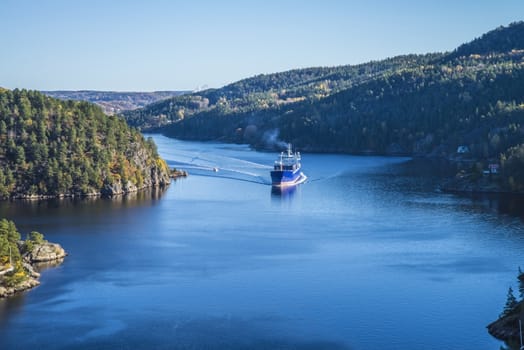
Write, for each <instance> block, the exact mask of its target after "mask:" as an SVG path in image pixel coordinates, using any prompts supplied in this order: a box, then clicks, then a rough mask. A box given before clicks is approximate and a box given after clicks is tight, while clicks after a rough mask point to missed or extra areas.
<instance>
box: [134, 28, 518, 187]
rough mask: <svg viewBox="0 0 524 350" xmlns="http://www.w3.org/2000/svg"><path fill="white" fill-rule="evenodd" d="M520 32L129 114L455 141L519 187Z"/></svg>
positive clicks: (329, 134)
mask: <svg viewBox="0 0 524 350" xmlns="http://www.w3.org/2000/svg"><path fill="white" fill-rule="evenodd" d="M523 38H524V22H519V23H514V24H511V25H510V26H508V27H500V28H497V29H496V30H494V31H491V32H489V33H487V34H485V35H483V36H482V37H481V38H479V39H475V40H473V41H472V42H471V43H468V44H465V45H462V46H461V47H459V48H458V49H457V50H455V51H454V52H452V53H445V54H428V55H407V56H399V57H395V58H391V59H388V60H383V61H378V62H370V63H366V64H362V65H357V66H341V67H334V68H310V69H306V70H294V71H289V72H283V73H277V74H272V75H262V76H257V77H254V78H250V79H246V80H242V81H239V82H237V83H234V84H231V85H228V86H226V87H224V88H222V89H217V90H208V91H203V92H202V93H200V94H198V95H195V94H193V95H187V96H184V98H185V101H191V102H192V103H193V104H192V108H190V109H184V108H185V107H184V106H181V105H180V104H179V103H180V102H177V99H176V98H175V99H172V100H169V101H165V102H161V103H157V104H155V105H152V106H149V107H146V108H144V109H142V110H139V111H137V112H136V113H137V114H133V115H126V117H127V118H130V119H128V120H130V121H131V122H136V123H137V124H135V125H138V126H146V127H151V126H162V125H163V127H162V129H161V130H162V132H163V133H165V134H166V135H168V136H174V137H178V138H182V139H194V140H210V139H219V140H223V141H227V142H240V143H250V144H252V145H254V146H255V147H260V148H268V147H271V146H272V143H273V142H274V141H275V139H276V137H278V138H280V139H281V140H284V141H286V142H292V143H293V144H294V145H295V146H296V147H297V148H299V149H301V150H304V151H314V152H344V153H380V154H410V155H435V156H445V157H454V156H457V150H458V149H459V147H461V148H462V149H467V150H468V153H467V154H466V155H462V157H467V158H469V159H470V160H471V161H474V162H476V163H477V165H476V169H475V171H477V172H480V173H482V167H483V166H485V167H487V165H488V164H490V163H499V164H500V166H501V179H500V182H501V185H502V186H503V187H504V188H505V189H508V190H520V191H522V190H523V189H524V176H523V175H519V174H520V172H518V171H515V169H519V166H522V165H524V155H521V152H520V151H519V150H521V149H522V147H523V146H521V145H522V144H524V41H523V40H524V39H523ZM198 101H203V103H202V105H201V106H200V105H199V104H197V103H196V102H198ZM168 106H169V107H168ZM181 109H182V113H181ZM159 111H161V112H160V114H159ZM136 115H140V120H138V119H136V118H135V119H133V118H134V116H136ZM159 115H160V116H161V118H160V116H159ZM160 120H161V122H159V123H157V121H160ZM141 122H145V124H140V123H141ZM510 169H513V170H511V171H510Z"/></svg>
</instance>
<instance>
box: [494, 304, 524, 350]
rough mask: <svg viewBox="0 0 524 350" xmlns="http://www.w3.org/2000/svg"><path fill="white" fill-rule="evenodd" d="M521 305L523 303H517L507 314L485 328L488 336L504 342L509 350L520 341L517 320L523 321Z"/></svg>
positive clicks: (523, 312)
mask: <svg viewBox="0 0 524 350" xmlns="http://www.w3.org/2000/svg"><path fill="white" fill-rule="evenodd" d="M523 305H524V302H522V301H521V302H519V303H518V304H517V305H516V306H515V308H513V310H512V311H511V312H510V313H509V314H507V315H503V316H501V317H500V318H499V319H498V320H496V321H494V322H492V323H490V324H489V325H488V326H487V328H488V333H489V334H491V335H492V336H493V337H495V338H497V339H498V340H502V341H504V342H506V344H508V345H509V346H510V348H512V346H513V345H514V344H518V343H519V340H520V332H519V319H520V320H524V307H523ZM523 327H524V324H523ZM517 348H518V346H517Z"/></svg>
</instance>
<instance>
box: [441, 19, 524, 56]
mask: <svg viewBox="0 0 524 350" xmlns="http://www.w3.org/2000/svg"><path fill="white" fill-rule="evenodd" d="M523 33H524V22H516V23H512V24H510V25H509V26H508V27H504V26H500V27H498V28H497V29H495V30H492V31H490V32H488V33H486V34H484V35H482V36H481V37H480V38H477V39H475V40H473V41H471V42H469V43H466V44H463V45H460V46H459V47H458V48H457V49H456V50H455V51H453V52H452V53H451V55H449V58H456V57H460V56H469V55H487V54H490V53H506V52H510V51H511V50H513V49H522V48H524V36H523V35H522V34H523Z"/></svg>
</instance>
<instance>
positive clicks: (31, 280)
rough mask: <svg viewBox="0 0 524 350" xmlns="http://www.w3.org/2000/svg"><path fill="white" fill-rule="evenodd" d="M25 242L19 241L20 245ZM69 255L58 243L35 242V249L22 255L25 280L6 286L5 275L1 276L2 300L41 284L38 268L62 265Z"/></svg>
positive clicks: (0, 289)
mask: <svg viewBox="0 0 524 350" xmlns="http://www.w3.org/2000/svg"><path fill="white" fill-rule="evenodd" d="M23 244H24V241H19V242H18V245H19V246H22V245H23ZM67 255H68V254H67V252H66V251H65V250H64V248H62V246H61V245H60V244H58V243H50V242H43V243H40V244H35V245H34V247H33V249H32V250H31V251H30V252H27V253H25V254H24V255H23V257H22V266H23V268H24V270H25V271H26V273H27V276H26V278H25V279H24V280H23V281H20V282H19V283H17V284H15V285H12V286H5V285H4V284H3V283H2V282H4V279H3V276H0V300H1V299H4V298H9V297H11V296H15V295H18V294H19V293H22V292H24V291H27V290H30V289H33V288H34V287H36V286H38V285H40V281H39V280H38V279H39V278H40V273H39V272H37V271H36V270H38V268H39V267H41V266H42V265H47V264H51V265H53V266H55V265H60V264H61V263H62V262H63V261H64V259H65V257H66V256H67Z"/></svg>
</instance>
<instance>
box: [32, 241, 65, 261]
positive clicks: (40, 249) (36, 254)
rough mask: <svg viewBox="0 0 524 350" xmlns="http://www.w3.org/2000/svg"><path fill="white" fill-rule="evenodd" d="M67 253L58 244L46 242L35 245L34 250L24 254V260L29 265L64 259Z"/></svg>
mask: <svg viewBox="0 0 524 350" xmlns="http://www.w3.org/2000/svg"><path fill="white" fill-rule="evenodd" d="M66 255H67V253H66V252H65V250H64V248H62V247H61V246H60V244H57V243H50V242H44V243H41V244H34V246H33V249H32V250H31V251H29V252H27V253H26V254H24V260H25V261H26V262H27V263H29V264H34V263H39V262H48V261H55V260H59V259H63V258H64V257H65V256H66Z"/></svg>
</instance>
